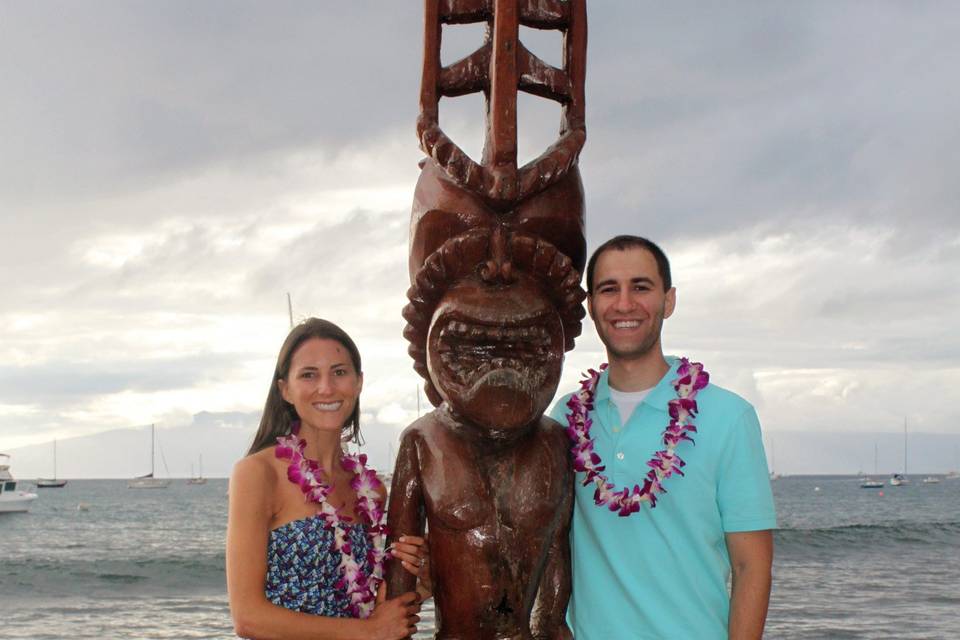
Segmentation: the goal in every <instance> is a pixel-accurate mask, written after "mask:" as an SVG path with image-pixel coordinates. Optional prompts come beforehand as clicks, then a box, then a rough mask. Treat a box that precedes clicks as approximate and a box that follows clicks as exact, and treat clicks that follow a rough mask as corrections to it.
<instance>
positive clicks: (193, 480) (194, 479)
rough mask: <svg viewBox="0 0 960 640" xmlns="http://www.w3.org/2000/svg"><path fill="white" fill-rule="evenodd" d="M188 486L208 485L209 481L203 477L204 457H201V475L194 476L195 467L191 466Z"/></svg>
mask: <svg viewBox="0 0 960 640" xmlns="http://www.w3.org/2000/svg"><path fill="white" fill-rule="evenodd" d="M187 484H207V479H206V478H204V477H203V456H202V455H201V456H200V475H198V476H195V475H193V465H192V464H191V465H190V477H189V478H188V479H187Z"/></svg>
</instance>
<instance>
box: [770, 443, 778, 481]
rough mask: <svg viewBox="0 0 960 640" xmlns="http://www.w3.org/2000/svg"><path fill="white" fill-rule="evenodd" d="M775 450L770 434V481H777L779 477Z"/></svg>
mask: <svg viewBox="0 0 960 640" xmlns="http://www.w3.org/2000/svg"><path fill="white" fill-rule="evenodd" d="M776 469H777V449H776V447H775V445H774V444H773V434H772V433H771V434H770V479H771V480H779V479H780V477H781V475H780V474H779V473H777V471H776Z"/></svg>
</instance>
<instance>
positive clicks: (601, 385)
mask: <svg viewBox="0 0 960 640" xmlns="http://www.w3.org/2000/svg"><path fill="white" fill-rule="evenodd" d="M664 359H665V360H666V361H667V364H668V365H669V366H670V369H669V370H668V371H667V372H666V373H665V374H664V375H663V377H662V378H660V382H658V383H657V385H656V386H655V387H654V388H653V390H652V391H650V393H648V394H647V397H646V398H644V399H643V404H645V405H647V406H649V407H650V408H651V409H656V410H657V411H660V412H661V413H667V403H669V402H670V401H671V400H673V399H674V398H675V397H676V395H677V392H676V391H675V390H674V388H673V380H674V378H676V377H677V369H678V368H679V367H680V358H678V357H676V356H664ZM609 399H610V369H604V370H603V373H601V374H600V381H599V382H598V383H597V395H596V399H595V402H598V403H599V402H603V401H605V400H609Z"/></svg>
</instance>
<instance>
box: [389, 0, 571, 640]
mask: <svg viewBox="0 0 960 640" xmlns="http://www.w3.org/2000/svg"><path fill="white" fill-rule="evenodd" d="M425 6H426V17H425V24H426V35H425V47H424V49H425V54H424V69H423V80H422V85H421V94H420V108H421V111H420V117H419V119H418V121H417V133H418V134H419V138H420V144H421V147H422V149H423V150H424V152H425V153H426V154H427V155H428V156H429V157H428V158H425V159H424V160H423V161H422V163H421V168H422V171H421V174H420V179H419V181H418V182H417V187H416V192H415V194H414V203H413V213H412V219H411V225H410V264H409V268H410V281H411V285H412V286H411V287H410V290H409V291H408V293H407V297H408V298H409V300H410V303H409V304H408V305H407V306H406V307H405V308H404V311H403V316H404V318H405V319H406V320H407V323H408V324H407V327H406V329H405V330H404V336H405V337H406V338H407V339H408V340H409V342H410V348H409V351H410V355H411V356H412V357H413V359H414V369H416V371H417V372H418V373H419V374H420V375H421V376H422V377H423V378H424V379H425V380H426V383H425V388H426V393H427V396H428V397H429V398H430V401H431V402H432V403H433V404H434V405H435V406H436V407H437V409H435V410H434V411H432V412H431V413H429V414H427V415H425V416H423V417H421V418H420V419H418V420H417V421H416V422H414V423H413V424H412V425H410V426H409V427H408V428H407V430H406V431H405V432H404V434H403V437H402V441H401V445H400V453H399V456H398V458H397V464H396V468H395V470H394V476H393V487H392V491H391V501H390V508H389V527H390V529H391V531H393V532H394V534H397V535H402V534H405V533H411V534H416V533H419V532H422V531H423V530H424V527H425V524H426V526H427V528H428V529H429V538H430V542H429V544H430V553H431V559H432V575H433V580H434V594H435V598H436V609H437V637H438V638H458V639H463V640H469V639H477V640H487V639H501V638H503V639H506V638H511V639H522V638H556V637H563V636H564V635H565V633H566V625H565V624H564V613H565V610H566V605H567V600H568V598H569V593H570V567H569V548H568V544H567V535H568V533H569V525H570V514H571V509H572V496H573V494H572V492H573V474H572V471H571V470H570V466H569V464H568V461H567V450H568V444H567V440H566V436H565V434H564V433H563V430H562V429H561V427H560V426H559V425H558V424H557V423H555V422H553V421H552V420H550V419H549V418H545V417H544V416H543V412H544V410H545V409H546V408H547V405H548V404H549V402H550V400H551V399H552V398H553V395H554V393H555V392H556V389H557V384H558V382H559V378H560V370H561V365H562V362H563V353H564V351H566V350H569V349H571V348H572V347H573V341H574V338H575V337H576V336H577V335H579V333H580V322H581V320H582V318H583V315H584V312H583V306H582V302H583V298H584V292H583V290H582V288H581V287H580V272H581V270H582V268H583V262H584V254H585V249H586V248H585V240H584V231H583V225H584V211H583V209H584V206H583V186H582V184H581V182H580V174H579V171H578V169H577V165H576V162H577V158H578V156H579V153H580V149H581V148H582V146H583V142H584V139H585V136H586V133H585V129H584V106H583V90H584V68H585V64H586V8H585V0H425ZM474 22H486V23H487V31H486V38H485V42H484V44H483V45H482V46H481V47H480V48H479V49H477V50H476V51H475V52H473V53H472V54H470V55H468V56H467V57H465V58H464V59H462V60H460V61H459V62H456V63H454V64H452V65H450V66H448V67H441V65H440V37H441V34H442V32H443V26H444V25H451V24H462V23H474ZM520 25H525V26H528V27H534V28H538V29H556V30H560V31H562V32H563V35H564V38H563V40H564V45H563V46H564V52H563V68H562V69H558V68H555V67H552V66H550V65H548V64H546V63H545V62H543V61H542V60H540V59H539V58H537V57H536V56H534V55H533V54H532V53H530V52H529V51H528V50H527V49H526V48H525V47H524V46H523V44H522V43H521V42H520V40H519V38H518V34H519V27H520ZM518 90H519V91H526V92H528V93H531V94H534V95H537V96H540V97H543V98H548V99H551V100H555V101H557V102H559V103H560V105H561V108H562V116H561V123H560V133H559V137H558V139H557V141H556V142H555V143H554V144H553V145H552V146H551V147H549V148H548V149H547V150H546V151H544V153H543V154H542V155H540V157H538V158H536V159H535V160H533V161H532V162H530V163H529V164H527V165H525V166H523V167H518V166H517V117H516V113H517V91H518ZM478 91H482V92H483V93H484V96H485V98H486V140H485V144H484V150H483V157H482V159H481V162H479V163H477V162H475V161H474V160H472V159H471V158H469V157H468V156H467V155H466V154H465V153H464V152H463V151H462V150H461V149H460V148H459V147H458V146H457V145H456V144H455V143H454V142H453V141H452V140H450V139H449V138H448V137H447V136H446V134H444V132H443V131H442V130H441V129H440V126H439V119H438V116H439V99H440V98H441V97H450V96H459V95H464V94H467V93H472V92H478ZM387 581H388V595H390V596H393V595H397V594H399V593H401V592H403V591H407V590H409V589H410V588H412V586H413V585H412V576H409V575H408V574H407V573H406V572H405V571H403V570H402V569H401V568H400V567H390V568H389V569H388V574H387Z"/></svg>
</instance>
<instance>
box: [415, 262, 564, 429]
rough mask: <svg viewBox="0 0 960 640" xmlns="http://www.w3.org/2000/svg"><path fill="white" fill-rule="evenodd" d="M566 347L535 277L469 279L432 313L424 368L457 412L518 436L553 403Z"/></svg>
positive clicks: (478, 423) (552, 309)
mask: <svg viewBox="0 0 960 640" xmlns="http://www.w3.org/2000/svg"><path fill="white" fill-rule="evenodd" d="M563 345H564V340H563V327H562V325H561V322H560V316H559V315H558V313H557V310H556V307H555V306H554V305H553V303H551V301H550V300H549V299H548V298H547V297H546V296H545V295H544V293H543V292H542V291H541V289H540V287H539V286H538V284H537V283H536V281H535V280H534V279H533V278H530V277H529V276H526V275H525V274H521V275H520V277H518V278H517V279H516V281H514V282H513V283H511V284H509V285H498V286H491V285H488V284H485V283H483V282H480V281H479V280H475V279H468V280H464V281H461V282H459V283H457V284H456V285H454V286H453V287H451V288H450V289H449V290H448V291H447V292H446V294H445V295H444V296H443V298H442V299H441V301H440V304H439V305H438V306H437V309H436V311H435V312H434V315H433V320H432V322H431V325H430V332H429V336H428V339H427V365H428V368H429V371H430V379H431V380H432V382H433V384H434V386H435V387H436V389H437V390H438V391H439V393H440V395H441V396H442V397H443V399H444V400H445V401H446V402H447V404H448V405H449V406H450V408H451V409H452V410H453V411H454V413H456V414H457V415H459V416H461V417H462V418H464V419H466V420H467V421H468V422H470V423H472V424H474V425H476V426H480V427H483V428H486V429H494V430H516V429H520V428H523V427H525V426H527V425H529V424H531V423H532V422H533V421H534V420H536V419H537V418H538V417H539V416H540V415H541V414H542V413H543V412H544V410H546V408H547V406H548V405H549V403H550V400H551V399H552V398H553V395H554V393H555V392H556V390H557V384H558V383H559V381H560V371H561V368H562V364H563Z"/></svg>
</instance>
